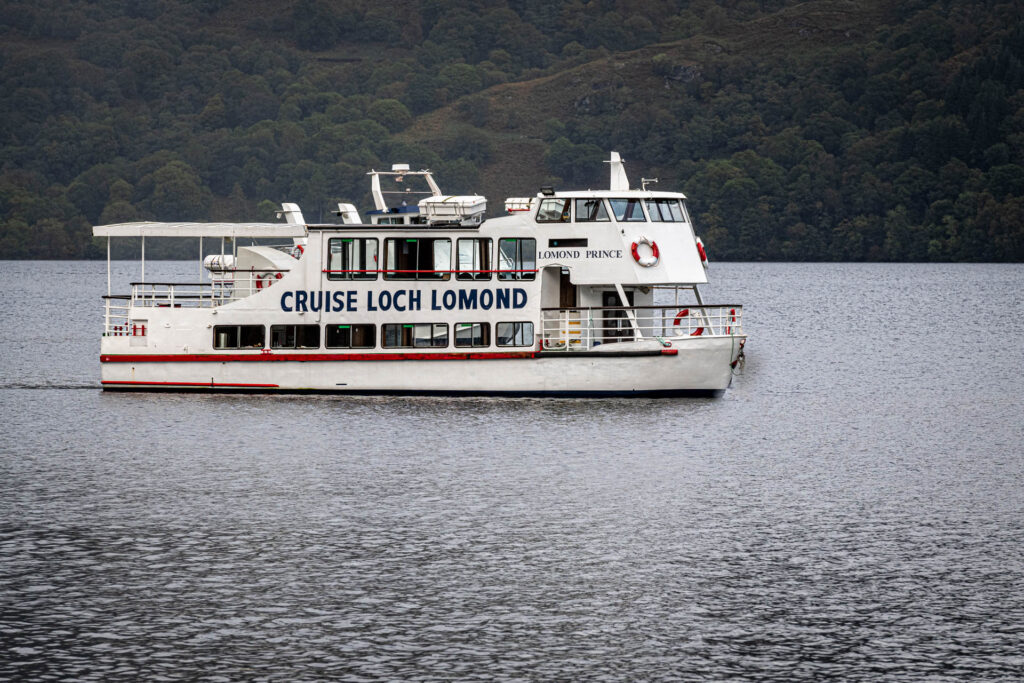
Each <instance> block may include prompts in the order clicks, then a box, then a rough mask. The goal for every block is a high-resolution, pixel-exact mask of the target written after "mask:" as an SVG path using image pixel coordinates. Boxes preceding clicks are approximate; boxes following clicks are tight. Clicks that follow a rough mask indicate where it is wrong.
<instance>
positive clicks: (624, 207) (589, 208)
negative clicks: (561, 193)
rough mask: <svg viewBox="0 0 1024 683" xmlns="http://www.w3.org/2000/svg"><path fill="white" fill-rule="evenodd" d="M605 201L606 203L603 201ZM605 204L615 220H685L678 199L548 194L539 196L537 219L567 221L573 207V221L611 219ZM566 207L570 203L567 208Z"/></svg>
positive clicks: (666, 221)
mask: <svg viewBox="0 0 1024 683" xmlns="http://www.w3.org/2000/svg"><path fill="white" fill-rule="evenodd" d="M605 202H607V206H606V204H605ZM608 206H610V207H611V215H614V216H615V220H617V221H618V222H620V223H623V222H637V223H639V222H646V221H647V220H648V217H649V220H650V221H652V222H654V223H685V222H686V214H685V213H684V211H683V207H682V205H681V204H680V203H679V200H678V199H607V200H606V199H598V198H595V197H592V198H590V199H571V198H569V197H553V198H552V197H549V198H547V199H541V200H540V209H538V211H537V222H538V223H568V222H570V221H571V220H572V214H570V211H573V212H574V213H575V214H576V222H577V223H594V222H600V221H608V220H611V219H610V218H609V212H608ZM570 207H572V208H571V209H570ZM643 207H646V209H647V216H646V217H645V216H644V208H643Z"/></svg>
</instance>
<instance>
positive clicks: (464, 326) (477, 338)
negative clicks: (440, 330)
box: [455, 323, 491, 347]
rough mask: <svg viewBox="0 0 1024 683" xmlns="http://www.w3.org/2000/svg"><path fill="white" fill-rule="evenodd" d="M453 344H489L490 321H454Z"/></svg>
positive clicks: (464, 345)
mask: <svg viewBox="0 0 1024 683" xmlns="http://www.w3.org/2000/svg"><path fill="white" fill-rule="evenodd" d="M455 345H456V346H463V347H467V346H468V347H480V346H490V345H491V325H490V323H455Z"/></svg>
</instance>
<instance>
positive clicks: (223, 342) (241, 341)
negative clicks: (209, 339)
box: [213, 325, 266, 349]
mask: <svg viewBox="0 0 1024 683" xmlns="http://www.w3.org/2000/svg"><path fill="white" fill-rule="evenodd" d="M265 335H266V328H265V327H264V326H263V325H215V326H214V328H213V348H215V349H262V348H263V345H264V344H265V343H266V341H265V338H264V337H265Z"/></svg>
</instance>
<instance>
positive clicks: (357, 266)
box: [327, 237, 379, 280]
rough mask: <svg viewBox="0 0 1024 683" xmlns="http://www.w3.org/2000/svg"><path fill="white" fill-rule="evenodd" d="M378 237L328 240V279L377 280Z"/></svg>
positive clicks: (334, 238)
mask: <svg viewBox="0 0 1024 683" xmlns="http://www.w3.org/2000/svg"><path fill="white" fill-rule="evenodd" d="M378 268H379V266H378V265H377V239H376V238H374V237H333V238H331V239H329V240H328V241H327V279H328V280H376V279H377V269H378Z"/></svg>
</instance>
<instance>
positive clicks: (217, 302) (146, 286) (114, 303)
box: [103, 268, 288, 336]
mask: <svg viewBox="0 0 1024 683" xmlns="http://www.w3.org/2000/svg"><path fill="white" fill-rule="evenodd" d="M287 272H288V271H287V270H275V269H269V268H264V269H259V268H250V269H249V270H224V271H221V272H219V273H218V274H217V277H214V278H212V279H211V281H210V282H133V283H131V287H132V293H131V294H124V295H112V296H106V297H104V313H103V334H104V335H105V336H136V335H137V332H136V333H135V334H133V331H132V328H131V320H130V317H129V313H130V312H131V311H132V309H134V314H133V317H135V318H139V317H140V316H139V312H138V309H140V308H214V307H216V306H222V305H224V304H226V303H230V302H232V301H236V300H238V299H244V298H245V297H247V296H251V295H253V294H255V293H257V292H259V291H261V290H263V289H266V288H267V287H272V286H273V285H275V284H276V283H277V281H278V280H279V279H280V278H281V277H282V276H283V275H284V273H287Z"/></svg>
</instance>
